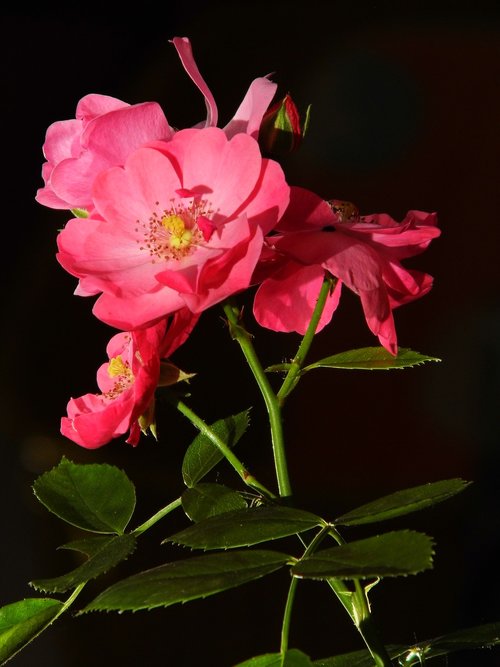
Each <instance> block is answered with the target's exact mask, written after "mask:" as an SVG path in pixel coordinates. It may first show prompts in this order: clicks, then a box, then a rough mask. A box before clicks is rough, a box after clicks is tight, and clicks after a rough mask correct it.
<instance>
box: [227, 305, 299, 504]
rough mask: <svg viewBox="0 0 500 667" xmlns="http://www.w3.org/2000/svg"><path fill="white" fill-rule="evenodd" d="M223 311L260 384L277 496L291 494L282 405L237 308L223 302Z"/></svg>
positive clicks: (232, 333) (233, 335) (283, 496)
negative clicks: (271, 448) (266, 417)
mask: <svg viewBox="0 0 500 667" xmlns="http://www.w3.org/2000/svg"><path fill="white" fill-rule="evenodd" d="M224 312H225V314H226V317H227V319H228V321H229V325H230V327H231V335H232V337H233V338H234V339H235V340H236V341H237V342H238V344H239V346H240V347H241V351H242V352H243V355H244V356H245V359H246V360H247V363H248V365H249V366H250V370H251V371H252V373H253V376H254V378H255V381H256V382H257V385H258V386H259V389H260V392H261V394H262V397H263V399H264V403H265V405H266V408H267V413H268V415H269V425H270V427H271V441H272V446H273V455H274V467H275V470H276V478H277V480H278V490H279V495H280V497H282V498H285V497H288V496H291V495H292V487H291V485H290V477H289V474H288V466H287V461H286V454H285V440H284V437H283V423H282V420H281V406H280V403H279V401H278V398H277V396H276V394H275V393H274V391H273V389H272V387H271V384H270V382H269V380H268V378H267V375H266V373H265V371H264V369H263V368H262V364H261V363H260V361H259V358H258V357H257V354H256V352H255V349H254V346H253V344H252V341H251V337H250V334H249V333H248V331H247V330H246V329H245V328H244V326H243V325H242V323H241V322H240V311H239V309H238V308H237V307H236V306H234V305H233V304H232V303H230V302H227V303H225V304H224Z"/></svg>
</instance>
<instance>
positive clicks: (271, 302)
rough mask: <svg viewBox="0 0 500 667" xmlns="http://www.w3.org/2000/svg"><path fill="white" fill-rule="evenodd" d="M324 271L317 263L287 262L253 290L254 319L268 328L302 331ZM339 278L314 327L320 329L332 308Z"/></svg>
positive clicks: (335, 304)
mask: <svg viewBox="0 0 500 667" xmlns="http://www.w3.org/2000/svg"><path fill="white" fill-rule="evenodd" d="M324 276H325V271H324V269H322V268H321V267H320V266H303V265H301V264H297V263H296V262H288V263H287V265H286V266H285V267H283V268H282V269H281V270H279V271H277V272H276V273H275V274H274V275H273V276H272V277H271V278H268V279H266V280H265V281H264V282H263V283H262V285H261V286H260V287H259V289H258V290H257V293H256V295H255V301H254V308H253V312H254V315H255V318H256V320H257V322H258V323H259V324H260V325H261V326H263V327H266V328H267V329H271V330H272V331H286V332H289V331H296V332H297V333H299V334H302V335H303V334H305V332H306V329H307V327H308V325H309V322H310V320H311V316H312V313H313V310H314V307H315V305H316V302H317V299H318V295H319V291H320V289H321V285H322V284H323V279H324ZM340 291H341V282H340V281H339V282H338V283H337V285H336V287H335V290H334V292H333V294H332V295H331V296H330V297H329V298H328V299H327V302H326V304H325V308H324V310H323V313H322V315H321V319H320V322H319V325H318V328H317V331H321V329H323V327H325V326H326V325H327V324H328V323H329V322H330V320H331V318H332V315H333V313H334V312H335V310H336V308H337V306H338V303H339V299H340Z"/></svg>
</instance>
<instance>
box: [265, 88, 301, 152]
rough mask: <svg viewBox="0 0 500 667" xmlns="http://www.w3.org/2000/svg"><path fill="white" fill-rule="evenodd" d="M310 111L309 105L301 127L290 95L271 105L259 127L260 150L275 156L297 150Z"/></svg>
mask: <svg viewBox="0 0 500 667" xmlns="http://www.w3.org/2000/svg"><path fill="white" fill-rule="evenodd" d="M310 109H311V106H310V105H309V106H308V107H307V110H306V117H305V120H304V123H303V125H302V126H301V123H300V115H299V112H298V109H297V107H296V106H295V102H294V101H293V100H292V98H291V97H290V95H288V94H287V95H285V97H284V98H283V100H281V102H277V103H276V104H273V106H272V107H271V108H270V109H269V110H268V111H267V112H266V113H265V114H264V117H263V119H262V123H261V126H260V133H259V143H260V145H261V148H262V150H263V151H264V152H267V153H271V154H276V155H284V154H286V153H291V152H293V151H295V150H297V148H298V147H299V146H300V143H301V141H302V137H303V136H304V135H305V133H306V130H307V126H308V124H309V112H310Z"/></svg>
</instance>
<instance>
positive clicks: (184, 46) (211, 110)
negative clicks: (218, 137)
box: [171, 37, 218, 127]
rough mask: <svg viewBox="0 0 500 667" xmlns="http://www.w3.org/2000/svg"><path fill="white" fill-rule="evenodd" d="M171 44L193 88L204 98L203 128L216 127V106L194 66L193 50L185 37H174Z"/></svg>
mask: <svg viewBox="0 0 500 667" xmlns="http://www.w3.org/2000/svg"><path fill="white" fill-rule="evenodd" d="M171 42H172V44H173V45H174V46H175V48H176V50H177V53H178V55H179V58H180V59H181V63H182V66H183V67H184V69H185V70H186V72H187V73H188V74H189V76H190V77H191V79H192V80H193V82H194V84H195V86H196V87H197V88H198V90H199V91H200V92H201V94H202V95H203V96H204V97H205V105H206V107H207V120H206V122H205V127H211V126H215V125H217V120H218V113H217V105H216V104H215V100H214V97H213V95H212V93H211V92H210V89H209V87H208V86H207V84H206V83H205V80H204V79H203V77H202V76H201V74H200V71H199V69H198V67H197V65H196V62H195V60H194V56H193V50H192V49H191V42H190V41H189V39H188V38H187V37H174V38H173V39H172V40H171Z"/></svg>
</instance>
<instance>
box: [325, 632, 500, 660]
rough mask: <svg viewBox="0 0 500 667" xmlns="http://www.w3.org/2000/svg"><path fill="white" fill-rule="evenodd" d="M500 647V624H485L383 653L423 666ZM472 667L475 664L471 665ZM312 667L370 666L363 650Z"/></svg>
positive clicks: (392, 648)
mask: <svg viewBox="0 0 500 667" xmlns="http://www.w3.org/2000/svg"><path fill="white" fill-rule="evenodd" d="M499 644H500V623H499V622H496V623H487V624H486V625H479V626H477V627H474V628H467V629H466V630H458V631H457V632H451V633H450V634H447V635H443V636H442V637H436V638H435V639H428V640H426V641H423V642H418V644H413V645H412V646H388V647H386V648H387V653H388V654H389V657H390V658H391V659H393V660H394V659H396V658H398V662H397V664H398V665H401V667H410V666H412V665H422V664H424V661H425V664H427V662H428V661H429V660H431V659H432V658H438V657H440V656H443V655H448V654H449V653H454V652H455V651H462V650H470V649H484V648H491V647H494V646H498V645H499ZM474 664H478V663H476V662H474ZM313 665H314V667H373V659H372V657H371V656H370V653H369V652H368V651H367V650H363V651H354V652H353V653H344V654H342V655H334V656H332V657H331V658H322V659H320V660H315V661H314V662H313Z"/></svg>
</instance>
